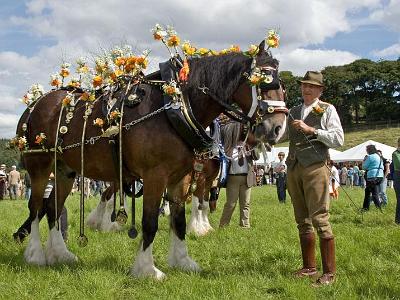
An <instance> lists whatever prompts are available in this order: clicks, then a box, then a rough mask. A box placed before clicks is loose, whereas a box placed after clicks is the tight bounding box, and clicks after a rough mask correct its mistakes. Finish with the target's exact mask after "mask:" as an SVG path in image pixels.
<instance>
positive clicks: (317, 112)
mask: <svg viewBox="0 0 400 300" xmlns="http://www.w3.org/2000/svg"><path fill="white" fill-rule="evenodd" d="M312 111H313V113H314V114H315V115H317V116H321V115H323V114H324V112H325V109H323V108H322V107H321V106H319V105H318V104H317V105H315V106H314V107H313V109H312Z"/></svg>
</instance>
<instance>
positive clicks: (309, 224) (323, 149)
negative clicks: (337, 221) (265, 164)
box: [286, 71, 344, 285]
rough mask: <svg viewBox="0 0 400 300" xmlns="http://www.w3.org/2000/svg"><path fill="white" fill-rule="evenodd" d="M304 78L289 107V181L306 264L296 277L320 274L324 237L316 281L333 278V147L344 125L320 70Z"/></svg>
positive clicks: (338, 143)
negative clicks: (298, 99) (298, 100)
mask: <svg viewBox="0 0 400 300" xmlns="http://www.w3.org/2000/svg"><path fill="white" fill-rule="evenodd" d="M300 82H301V92H302V97H303V100H304V103H303V104H302V105H298V106H295V107H293V108H292V109H291V110H290V114H289V121H288V125H289V127H288V130H289V140H290V142H289V154H288V158H287V160H286V164H287V167H288V171H287V176H288V181H287V186H288V191H289V194H290V196H291V198H292V203H293V208H294V215H295V219H296V223H297V228H298V229H299V235H300V244H301V252H302V257H303V267H302V268H301V269H300V270H298V271H297V272H296V273H295V276H296V277H307V276H314V275H316V274H317V270H316V261H315V234H314V228H315V229H316V231H317V234H318V236H319V241H320V249H321V259H322V268H323V274H322V276H320V277H319V278H318V280H317V282H316V285H322V284H331V283H333V282H334V279H335V272H336V261H335V243H334V236H333V233H332V229H331V225H330V224H329V168H328V166H327V165H326V161H327V159H328V157H329V152H328V149H329V148H334V147H338V146H342V145H343V142H344V134H343V129H342V126H341V123H340V119H339V116H338V114H337V112H336V109H335V107H334V106H333V105H330V104H328V103H325V102H322V101H321V100H319V97H320V96H321V94H322V91H323V88H324V85H323V78H322V74H321V73H320V72H315V71H308V72H307V73H306V74H305V76H304V78H303V80H301V81H300Z"/></svg>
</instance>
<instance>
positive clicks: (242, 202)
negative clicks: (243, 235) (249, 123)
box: [219, 122, 258, 228]
mask: <svg viewBox="0 0 400 300" xmlns="http://www.w3.org/2000/svg"><path fill="white" fill-rule="evenodd" d="M222 136H223V140H224V147H225V153H226V154H227V156H228V157H230V162H231V165H230V167H229V172H228V173H229V175H228V181H227V184H226V203H225V205H224V209H223V212H222V216H221V219H220V223H219V227H224V226H226V225H228V224H229V222H230V220H231V217H232V214H233V211H234V210H235V207H236V203H237V201H238V199H239V207H240V219H239V225H240V226H241V227H244V228H250V195H251V187H252V186H254V185H255V184H256V175H255V173H253V172H254V171H253V159H255V160H257V159H258V157H256V155H255V153H254V151H249V149H248V145H247V144H245V143H244V138H243V137H242V133H241V124H240V123H238V122H231V123H228V124H226V125H225V126H224V128H223V129H222Z"/></svg>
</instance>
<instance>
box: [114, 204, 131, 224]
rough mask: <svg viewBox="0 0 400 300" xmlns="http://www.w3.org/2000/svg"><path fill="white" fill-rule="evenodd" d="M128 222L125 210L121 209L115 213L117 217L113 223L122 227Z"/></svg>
mask: <svg viewBox="0 0 400 300" xmlns="http://www.w3.org/2000/svg"><path fill="white" fill-rule="evenodd" d="M127 220H128V215H127V213H126V211H125V209H124V208H123V207H122V208H120V210H119V211H118V213H117V217H116V218H115V221H116V222H117V223H118V224H119V225H120V226H123V225H125V224H126V221H127Z"/></svg>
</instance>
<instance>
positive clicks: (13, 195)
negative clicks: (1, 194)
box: [8, 166, 21, 200]
mask: <svg viewBox="0 0 400 300" xmlns="http://www.w3.org/2000/svg"><path fill="white" fill-rule="evenodd" d="M11 169H12V170H11V171H10V173H9V174H8V182H9V185H10V187H9V188H10V199H14V200H17V191H18V185H19V183H20V181H21V175H20V174H19V172H18V171H17V167H16V166H11Z"/></svg>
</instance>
